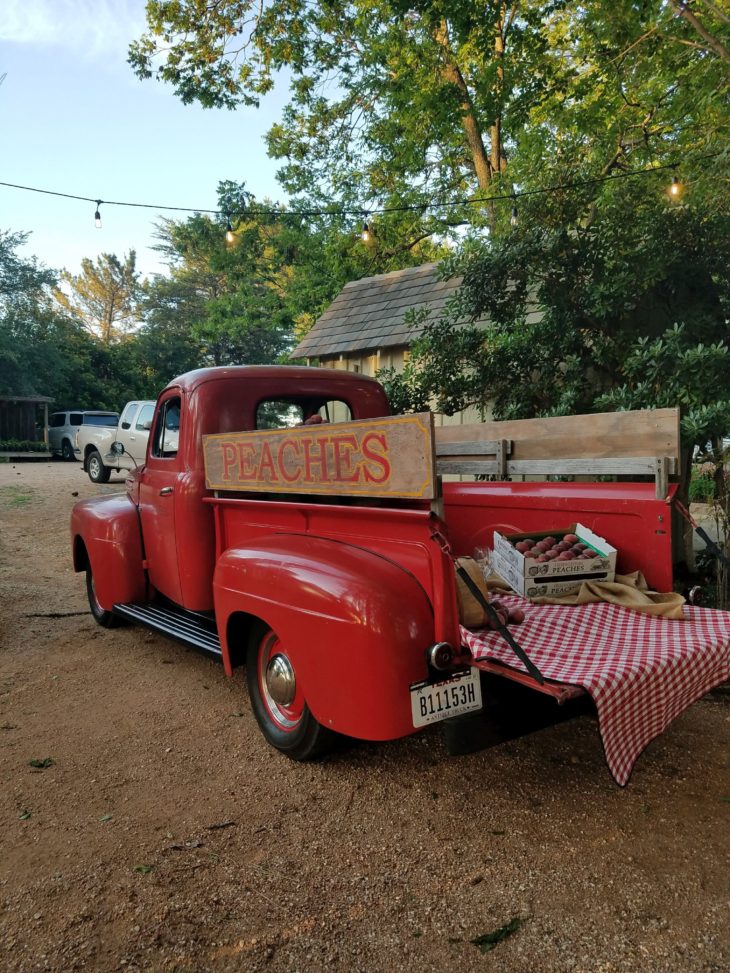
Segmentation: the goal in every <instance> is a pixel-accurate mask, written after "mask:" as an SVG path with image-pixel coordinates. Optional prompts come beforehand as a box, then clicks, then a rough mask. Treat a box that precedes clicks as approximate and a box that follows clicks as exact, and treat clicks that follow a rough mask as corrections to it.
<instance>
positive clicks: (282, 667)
mask: <svg viewBox="0 0 730 973" xmlns="http://www.w3.org/2000/svg"><path fill="white" fill-rule="evenodd" d="M266 689H267V692H268V695H269V696H270V697H271V699H272V700H273V702H275V703H276V704H277V705H279V706H291V704H292V703H293V702H294V697H295V695H296V691H297V681H296V678H295V676H294V670H293V669H292V665H291V662H289V660H288V659H287V657H286V656H285V655H281V654H278V653H277V655H272V657H271V658H270V659H269V664H268V665H267V666H266Z"/></svg>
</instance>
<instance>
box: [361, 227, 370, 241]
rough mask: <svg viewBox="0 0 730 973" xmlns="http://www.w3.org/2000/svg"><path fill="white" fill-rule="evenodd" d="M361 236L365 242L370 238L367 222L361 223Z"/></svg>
mask: <svg viewBox="0 0 730 973" xmlns="http://www.w3.org/2000/svg"><path fill="white" fill-rule="evenodd" d="M362 238H363V242H364V243H367V242H368V240H369V239H370V227H369V226H368V225H367V223H363V225H362Z"/></svg>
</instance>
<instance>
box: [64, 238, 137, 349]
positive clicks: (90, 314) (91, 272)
mask: <svg viewBox="0 0 730 973" xmlns="http://www.w3.org/2000/svg"><path fill="white" fill-rule="evenodd" d="M136 259H137V258H136V254H135V252H134V250H130V252H129V253H128V254H127V255H126V257H125V258H124V260H120V259H119V258H118V257H117V256H115V255H114V254H113V253H103V254H102V255H101V256H100V257H99V258H98V259H97V260H96V263H94V262H93V261H92V260H89V259H88V258H86V259H84V260H82V261H81V273H80V274H70V273H69V272H68V271H67V270H64V271H63V273H62V274H61V280H62V281H63V283H64V284H65V285H66V288H67V289H66V290H63V289H62V288H56V289H55V291H54V297H55V299H56V302H57V303H58V305H59V307H60V308H61V309H62V311H63V312H65V313H66V314H68V315H69V316H71V317H72V318H73V319H74V320H77V321H79V322H80V323H81V324H83V325H84V327H86V328H87V330H88V331H89V332H90V333H91V334H93V335H94V336H95V337H97V338H99V340H100V341H101V342H102V344H104V345H107V346H108V345H111V344H113V343H115V342H118V341H120V340H122V339H123V338H124V337H125V336H127V335H129V333H130V332H131V331H132V330H134V328H135V327H136V325H137V324H138V323H139V311H138V299H139V289H140V283H139V273H138V271H137V269H136Z"/></svg>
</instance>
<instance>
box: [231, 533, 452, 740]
mask: <svg viewBox="0 0 730 973" xmlns="http://www.w3.org/2000/svg"><path fill="white" fill-rule="evenodd" d="M213 589H214V599H215V607H216V617H217V619H218V630H219V634H220V636H221V645H222V649H223V660H224V665H225V668H226V672H227V673H228V674H229V675H230V674H231V671H232V664H231V661H232V660H231V656H232V653H233V652H234V651H236V650H237V649H239V648H240V647H239V646H232V645H230V644H229V642H228V633H229V632H230V633H232V637H233V635H234V634H235V635H236V636H239V635H240V633H241V626H240V625H239V624H237V617H238V616H239V614H240V613H246V615H248V616H249V617H253V618H256V619H260V620H262V621H263V622H264V623H266V624H267V625H268V626H270V627H271V628H272V629H273V630H274V631H275V632H276V634H277V635H278V636H279V638H280V639H281V641H282V644H283V645H285V646H286V650H287V654H288V655H289V657H290V659H291V662H292V664H293V666H294V669H295V673H296V678H297V680H298V681H299V682H300V685H301V688H302V691H303V693H304V697H305V699H306V702H307V705H308V706H309V709H310V710H311V711H312V714H313V715H314V717H315V719H317V721H318V722H319V723H321V724H322V725H323V726H327V727H330V728H331V729H333V730H336V731H337V732H339V733H344V734H347V735H349V736H354V737H358V738H359V739H364V740H389V739H396V738H398V737H402V736H405V735H406V734H408V733H413V732H414V728H413V723H412V717H411V704H410V694H409V686H410V684H411V683H414V682H419V681H422V680H424V679H426V678H427V675H428V667H427V663H426V649H427V648H428V647H429V645H431V644H432V643H433V641H434V616H433V609H432V606H431V603H430V601H429V599H428V597H427V595H426V592H425V591H424V589H423V588H422V587H421V585H420V584H419V582H418V581H417V580H416V578H415V577H414V576H413V575H412V574H410V573H409V572H408V571H406V570H405V569H404V568H402V567H401V566H400V565H398V564H396V563H394V562H393V561H390V560H388V559H386V558H384V557H382V556H380V555H377V554H373V553H372V552H371V551H367V550H364V549H362V548H359V547H356V546H353V545H350V544H345V543H342V542H338V541H334V540H330V539H326V538H320V537H312V536H311V535H307V536H304V535H296V534H295V535H291V534H276V535H270V536H268V537H262V538H258V539H256V540H254V541H253V542H252V543H251V545H250V546H247V547H245V548H232V549H228V550H227V551H225V552H224V553H223V555H222V556H221V557H220V559H219V561H218V564H217V565H216V570H215V576H214V584H213Z"/></svg>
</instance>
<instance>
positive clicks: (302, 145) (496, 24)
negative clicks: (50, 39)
mask: <svg viewBox="0 0 730 973" xmlns="http://www.w3.org/2000/svg"><path fill="white" fill-rule="evenodd" d="M559 6H560V3H559V2H556V0H548V2H542V3H540V2H537V0H530V2H528V3H525V2H522V3H517V2H507V0H499V2H495V0H492V2H489V3H487V4H479V5H476V4H474V3H470V2H466V0H455V2H453V3H450V4H449V5H447V6H444V5H443V4H441V3H439V2H405V0H357V2H354V3H345V2H342V0H329V2H325V3H320V4H311V3H308V2H307V0H272V2H271V3H268V4H266V5H261V6H259V5H258V4H255V3H253V2H251V0H244V2H239V0H224V2H221V3H217V4H215V5H214V6H213V7H211V5H209V4H207V3H206V2H205V0H183V2H180V3H175V4H171V3H166V2H152V3H150V4H148V6H147V18H148V28H149V29H148V32H147V33H146V34H145V35H144V36H143V37H142V38H140V40H138V41H137V42H136V43H134V44H133V45H132V47H131V49H130V63H131V64H132V66H133V68H134V69H135V71H136V72H137V74H138V75H139V76H140V77H143V78H146V77H151V76H152V75H153V73H154V74H155V76H156V77H157V78H158V79H160V80H163V81H166V82H169V83H171V84H172V85H173V86H174V88H175V90H176V93H177V94H178V95H179V96H180V97H181V98H182V100H183V101H184V102H191V101H194V100H197V101H200V102H201V103H202V104H203V105H205V106H207V107H213V106H215V107H228V108H233V107H235V106H236V105H238V104H241V103H242V104H247V105H255V104H257V103H258V99H259V98H260V96H261V95H262V94H265V93H266V92H267V91H268V90H270V89H271V87H272V86H273V84H274V79H275V76H276V75H277V73H279V72H281V73H283V72H286V74H287V75H288V76H289V77H290V79H291V83H290V94H291V100H290V103H289V105H288V106H287V107H286V109H285V110H284V113H283V117H282V119H281V120H280V121H279V122H278V123H277V124H275V125H274V126H273V127H272V128H271V130H270V132H269V135H268V145H269V152H270V154H271V155H272V156H273V157H274V158H277V159H281V160H283V162H284V165H283V167H282V169H281V170H280V172H279V178H280V181H281V183H282V185H283V186H284V188H285V189H287V190H288V191H289V192H290V193H294V194H303V196H304V197H306V198H307V199H308V200H310V201H314V200H318V201H319V202H320V203H323V204H329V203H331V202H332V201H333V200H337V201H339V202H340V204H342V205H346V204H347V205H352V206H355V207H356V206H358V205H362V204H363V203H365V202H367V201H376V200H377V201H380V202H382V203H384V204H385V205H387V204H388V203H389V202H390V203H392V204H393V205H400V206H403V205H413V206H414V207H416V208H417V210H420V208H421V207H427V206H428V205H430V204H431V203H433V201H434V199H435V198H437V197H438V198H442V197H443V198H446V199H447V200H448V201H450V202H454V201H455V200H458V199H462V198H464V196H466V195H469V194H470V193H471V192H473V191H474V190H481V191H484V190H486V189H487V188H489V187H490V186H491V185H492V184H493V183H494V182H495V181H496V180H498V179H499V177H500V175H501V174H503V173H504V171H505V168H506V164H507V145H508V139H509V137H510V135H512V136H513V137H514V136H515V135H516V133H517V132H518V131H519V129H520V127H521V126H522V125H524V123H525V122H526V120H527V117H528V112H529V110H530V108H531V107H532V106H533V105H534V104H536V103H539V102H540V101H542V100H543V98H544V97H545V89H546V87H547V88H548V89H549V90H551V91H554V92H557V91H559V90H560V89H561V88H562V85H563V73H564V71H563V65H562V63H561V62H560V61H559V60H557V59H555V58H549V57H547V56H546V55H547V54H548V51H547V43H548V39H547V37H546V36H545V34H544V32H543V30H542V26H541V25H542V21H543V20H544V19H545V18H546V17H548V16H549V14H550V13H551V11H553V10H554V9H555V8H557V7H559ZM447 11H448V12H447ZM158 61H159V62H160V63H158ZM472 210H473V207H472ZM468 211H469V207H467V208H466V209H462V210H456V211H454V213H453V215H449V214H450V211H449V210H446V215H444V213H443V212H439V211H438V210H437V211H436V212H435V214H433V215H432V216H430V217H429V218H428V220H427V223H428V226H429V229H430V232H431V233H434V232H444V230H446V229H448V228H449V226H450V225H452V224H456V223H460V222H464V220H465V219H466V218H467V217H466V215H465V214H466V212H468ZM401 213H402V211H401ZM411 222H412V223H414V222H417V223H418V225H417V227H416V228H414V230H413V234H412V236H411V238H410V239H413V238H415V237H417V236H419V235H420V234H421V233H422V232H423V221H414V220H413V218H412V219H411ZM403 239H404V240H405V239H406V238H403Z"/></svg>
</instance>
